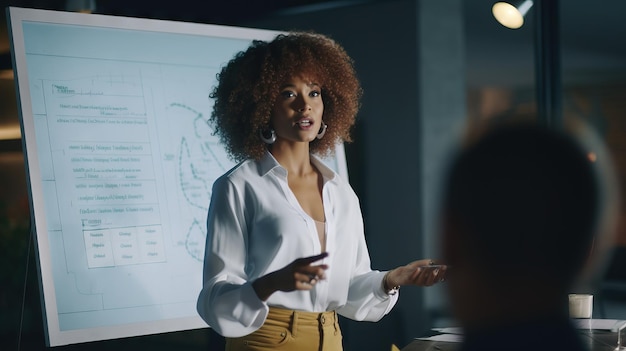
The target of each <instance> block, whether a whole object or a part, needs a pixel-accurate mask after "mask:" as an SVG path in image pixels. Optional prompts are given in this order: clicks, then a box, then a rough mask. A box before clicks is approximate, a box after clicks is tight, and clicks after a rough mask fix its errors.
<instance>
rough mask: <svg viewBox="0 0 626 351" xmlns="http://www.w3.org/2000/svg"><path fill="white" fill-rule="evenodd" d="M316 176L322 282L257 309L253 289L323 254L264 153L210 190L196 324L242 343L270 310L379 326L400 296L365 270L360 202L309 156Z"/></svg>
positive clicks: (279, 170)
mask: <svg viewBox="0 0 626 351" xmlns="http://www.w3.org/2000/svg"><path fill="white" fill-rule="evenodd" d="M312 162H313V164H314V165H315V167H317V169H318V170H319V171H320V172H321V174H322V176H323V179H324V185H323V189H322V199H323V204H324V215H325V218H326V249H327V251H328V253H329V256H328V257H327V258H325V259H324V260H323V261H318V262H315V263H313V264H321V263H325V264H328V270H326V279H325V280H321V281H319V282H318V283H317V284H316V285H315V286H314V288H313V289H312V290H308V291H304V290H297V291H292V292H282V291H278V292H275V293H274V294H272V295H271V296H270V298H269V299H268V300H267V301H265V302H264V301H262V300H261V299H259V297H258V296H257V295H256V293H255V291H254V289H253V288H252V282H253V281H254V280H255V279H257V278H259V277H261V276H263V275H266V274H268V273H271V272H274V271H277V270H279V269H281V268H283V267H285V266H286V265H288V264H290V263H291V262H293V261H294V260H295V259H297V258H301V257H307V256H313V255H316V254H319V253H320V252H321V247H320V240H319V236H318V233H317V230H316V226H315V222H314V221H313V219H312V218H311V217H310V216H309V215H308V214H307V213H306V212H304V210H303V209H302V207H301V206H300V204H299V203H298V200H297V199H296V197H295V195H294V194H293V192H292V191H291V189H290V188H289V185H288V184H287V170H286V169H285V168H283V167H282V166H280V164H279V163H278V162H277V161H276V159H274V157H273V156H272V155H271V154H270V153H269V152H267V153H266V155H265V156H264V158H262V159H261V160H259V161H254V160H248V161H244V162H242V163H240V164H238V165H237V166H235V167H234V168H233V169H231V170H230V171H229V172H227V173H226V174H224V175H223V176H221V177H220V178H219V179H217V180H216V181H215V183H214V184H213V193H212V195H211V204H210V207H209V215H208V220H207V224H208V232H207V240H206V249H205V257H204V277H203V289H202V291H201V292H200V296H199V297H198V312H199V314H200V316H201V317H202V318H203V319H204V320H205V321H206V322H207V323H208V324H209V326H211V327H212V328H213V329H214V330H215V331H217V332H218V333H220V334H222V335H223V336H227V337H239V336H243V335H247V334H250V333H252V332H254V331H255V330H257V329H259V328H260V327H261V325H262V324H263V323H264V321H265V318H266V317H267V313H268V311H269V306H274V307H281V308H286V309H293V310H299V311H309V312H322V311H330V310H337V312H338V313H339V314H341V315H343V316H345V317H348V318H351V319H355V320H367V321H377V320H379V319H381V318H382V317H383V316H384V315H385V314H387V313H388V312H389V311H390V310H391V309H392V308H393V306H394V305H395V303H396V301H397V299H398V295H397V294H396V295H392V296H390V295H388V294H387V293H386V292H385V291H383V288H382V278H383V276H384V273H385V272H380V271H374V270H372V269H371V268H370V257H369V252H368V250H367V246H366V242H365V237H364V232H363V218H362V215H361V209H360V206H359V200H358V198H357V196H356V194H355V193H354V191H353V190H352V188H351V187H350V185H349V184H348V182H347V181H346V180H344V179H343V178H341V177H340V176H338V175H337V174H336V173H335V172H333V171H332V170H331V169H329V168H328V167H326V166H325V165H324V164H323V163H322V162H321V161H320V160H319V159H317V158H315V157H314V156H312Z"/></svg>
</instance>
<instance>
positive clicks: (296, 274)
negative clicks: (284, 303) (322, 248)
mask: <svg viewBox="0 0 626 351" xmlns="http://www.w3.org/2000/svg"><path fill="white" fill-rule="evenodd" d="M326 257H328V252H323V253H321V254H319V255H315V256H309V257H302V258H298V259H296V260H294V261H293V262H291V263H290V264H288V265H287V266H285V267H283V268H281V269H279V270H277V271H275V272H272V273H269V274H267V275H264V276H262V277H260V278H258V279H257V280H255V281H254V282H253V283H252V287H253V288H254V291H255V292H256V294H257V296H259V298H260V299H261V300H263V301H267V299H268V298H269V297H270V296H271V295H272V294H273V293H275V292H276V291H294V290H311V289H313V287H314V286H315V284H316V283H317V282H318V281H320V280H322V279H325V278H326V274H325V272H326V270H327V269H328V265H326V264H320V265H312V263H314V262H316V261H319V260H321V259H324V258H326Z"/></svg>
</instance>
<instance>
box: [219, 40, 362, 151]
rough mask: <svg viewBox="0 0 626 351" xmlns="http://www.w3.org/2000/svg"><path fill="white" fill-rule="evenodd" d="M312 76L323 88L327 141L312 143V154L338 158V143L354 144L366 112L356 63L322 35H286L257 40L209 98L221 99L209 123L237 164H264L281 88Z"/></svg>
mask: <svg viewBox="0 0 626 351" xmlns="http://www.w3.org/2000/svg"><path fill="white" fill-rule="evenodd" d="M297 75H307V76H309V77H312V78H314V79H315V81H316V82H318V83H319V84H320V86H321V91H322V99H323V101H324V113H323V116H322V118H323V120H324V123H326V124H327V125H328V129H327V131H326V134H325V135H324V138H322V139H315V140H314V141H312V142H311V143H310V149H311V152H313V153H316V154H318V155H321V156H326V155H329V154H332V153H333V151H334V146H335V145H336V144H337V143H338V142H350V141H352V139H351V138H350V129H351V127H352V126H353V125H354V122H355V118H356V114H357V112H358V110H359V107H360V98H361V95H362V90H361V86H360V84H359V81H358V79H357V77H356V73H355V71H354V67H353V62H352V59H351V58H350V57H349V56H348V55H347V53H346V52H345V50H344V49H343V48H342V47H341V46H340V45H339V44H337V43H336V42H335V41H333V40H332V39H330V38H328V37H326V36H324V35H321V34H316V33H305V32H294V33H289V34H286V35H285V34H280V35H278V36H277V37H276V38H275V39H274V40H272V41H271V42H264V41H258V40H255V41H253V42H252V44H251V45H250V47H248V49H246V50H245V51H242V52H239V53H237V54H236V55H235V57H234V58H233V59H232V60H230V61H229V62H228V64H227V65H226V66H225V67H223V68H222V70H221V72H220V73H218V74H217V81H218V84H217V86H216V87H214V88H213V91H212V92H211V94H210V95H209V96H210V97H211V98H212V99H214V100H215V104H214V106H213V112H212V113H211V117H210V118H209V123H210V124H211V125H212V127H213V128H214V131H215V134H216V135H218V136H219V137H220V140H221V141H222V143H223V144H224V145H225V146H226V151H227V152H228V154H229V156H230V157H231V158H232V159H234V160H235V161H241V160H244V159H248V158H253V159H260V158H261V157H262V156H263V154H264V153H265V150H266V144H265V143H263V141H262V140H261V138H260V137H259V134H260V131H261V130H264V129H267V128H268V126H269V124H270V117H271V114H272V111H273V108H274V103H275V101H276V98H277V97H278V94H279V93H280V86H281V84H283V83H284V82H285V80H287V79H288V78H290V77H293V76H297Z"/></svg>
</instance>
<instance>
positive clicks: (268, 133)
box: [259, 128, 276, 145]
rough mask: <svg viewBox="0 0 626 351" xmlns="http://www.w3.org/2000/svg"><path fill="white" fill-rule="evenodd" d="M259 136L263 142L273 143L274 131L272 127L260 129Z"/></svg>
mask: <svg viewBox="0 0 626 351" xmlns="http://www.w3.org/2000/svg"><path fill="white" fill-rule="evenodd" d="M259 137H261V140H263V142H264V143H266V144H268V145H270V144H274V142H275V141H276V132H275V131H274V129H272V128H269V129H265V130H263V129H260V130H259Z"/></svg>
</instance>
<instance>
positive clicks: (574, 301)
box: [569, 294, 593, 318]
mask: <svg viewBox="0 0 626 351" xmlns="http://www.w3.org/2000/svg"><path fill="white" fill-rule="evenodd" d="M569 316H570V318H591V316H593V295H591V294H569Z"/></svg>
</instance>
